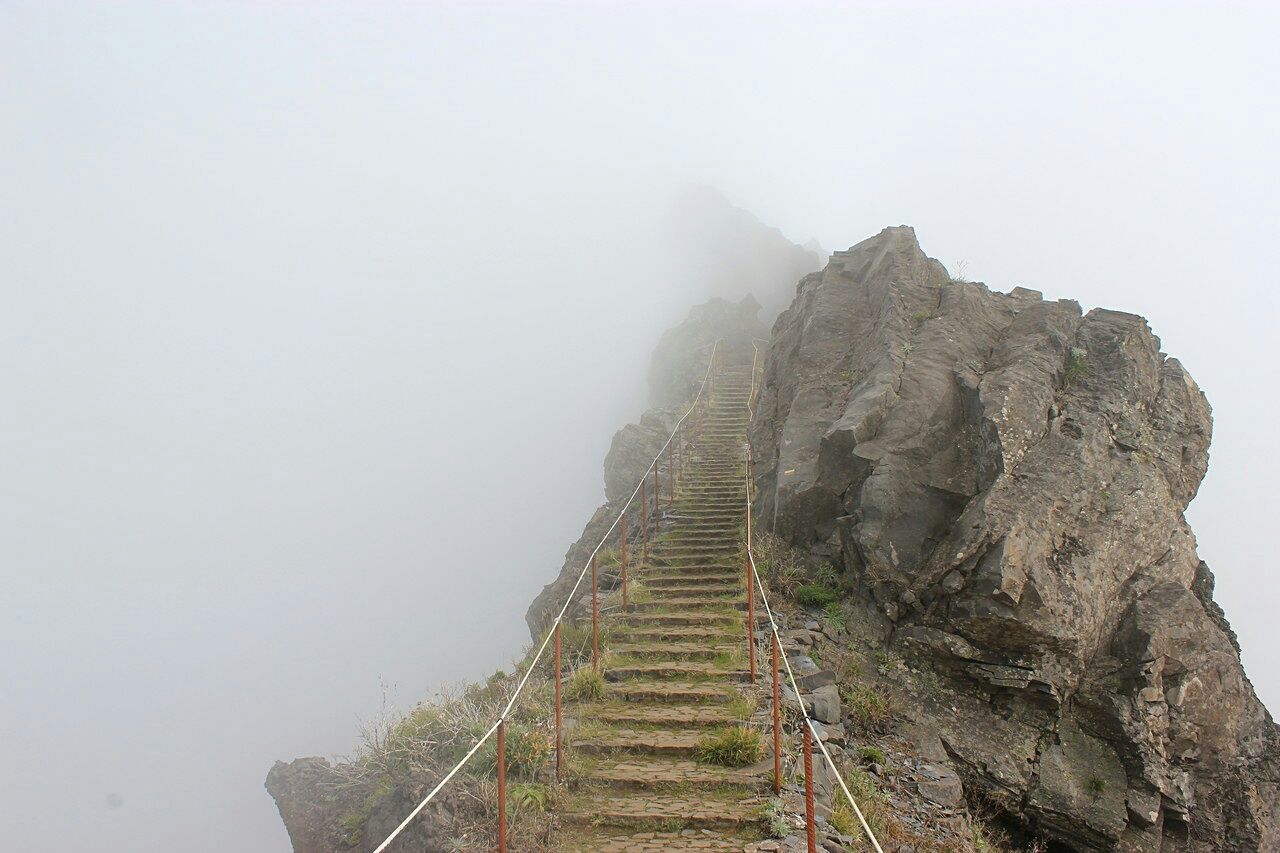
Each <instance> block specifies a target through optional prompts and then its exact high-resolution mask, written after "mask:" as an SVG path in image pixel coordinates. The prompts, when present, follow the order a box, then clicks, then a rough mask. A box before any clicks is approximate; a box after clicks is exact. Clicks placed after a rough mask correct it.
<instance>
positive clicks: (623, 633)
mask: <svg viewBox="0 0 1280 853" xmlns="http://www.w3.org/2000/svg"><path fill="white" fill-rule="evenodd" d="M740 622H741V619H735V620H734V624H733V625H732V626H730V625H725V626H717V627H708V626H706V625H703V624H702V623H699V624H697V625H688V624H685V625H654V624H635V625H620V626H618V627H617V628H616V629H615V631H614V636H615V637H618V638H620V639H629V640H632V641H633V642H640V643H661V642H668V641H673V642H688V643H696V642H703V641H705V642H710V643H718V644H728V643H735V642H737V641H738V640H739V639H740V633H739V631H738V630H737V628H738V625H739V623H740Z"/></svg>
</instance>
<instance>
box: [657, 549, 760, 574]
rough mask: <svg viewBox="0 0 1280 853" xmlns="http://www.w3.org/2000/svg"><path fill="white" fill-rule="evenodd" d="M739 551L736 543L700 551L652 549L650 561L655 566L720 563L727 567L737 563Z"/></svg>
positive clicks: (721, 565)
mask: <svg viewBox="0 0 1280 853" xmlns="http://www.w3.org/2000/svg"><path fill="white" fill-rule="evenodd" d="M738 551H739V548H738V546H737V545H736V544H735V545H734V546H733V547H732V548H721V549H700V550H698V551H672V550H665V551H657V552H655V551H650V552H649V562H650V564H652V565H654V566H669V567H672V568H676V567H682V566H706V565H719V566H720V567H721V568H722V569H725V568H730V567H732V566H735V565H737V559H736V558H737V555H738Z"/></svg>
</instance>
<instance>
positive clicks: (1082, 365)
mask: <svg viewBox="0 0 1280 853" xmlns="http://www.w3.org/2000/svg"><path fill="white" fill-rule="evenodd" d="M1088 357H1089V351H1088V350H1086V349H1084V348H1082V347H1072V348H1071V352H1070V354H1069V355H1068V356H1067V366H1066V367H1065V368H1064V369H1063V371H1062V376H1063V378H1064V379H1065V380H1066V382H1067V384H1068V385H1074V384H1076V383H1077V382H1079V381H1081V380H1082V379H1084V378H1085V377H1086V376H1088V375H1089V362H1088V361H1087V359H1088Z"/></svg>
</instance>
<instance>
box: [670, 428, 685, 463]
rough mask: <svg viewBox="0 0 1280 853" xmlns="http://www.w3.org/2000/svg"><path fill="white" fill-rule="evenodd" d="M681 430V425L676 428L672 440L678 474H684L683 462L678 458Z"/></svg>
mask: <svg viewBox="0 0 1280 853" xmlns="http://www.w3.org/2000/svg"><path fill="white" fill-rule="evenodd" d="M683 430H684V424H683V423H680V424H678V425H677V426H676V435H675V438H674V439H672V441H673V443H674V444H675V446H676V470H677V471H679V472H680V473H684V460H683V459H681V458H680V438H681V436H682V431H683Z"/></svg>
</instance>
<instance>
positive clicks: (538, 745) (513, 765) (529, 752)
mask: <svg viewBox="0 0 1280 853" xmlns="http://www.w3.org/2000/svg"><path fill="white" fill-rule="evenodd" d="M506 737H507V743H506V754H505V756H504V757H505V758H506V761H507V774H508V775H510V776H515V777H517V778H521V779H534V778H536V777H537V775H538V771H539V770H541V769H542V765H544V764H545V763H546V762H547V759H548V758H549V757H550V756H551V753H552V752H553V751H554V749H555V747H554V746H553V744H552V742H551V736H550V735H548V734H547V732H545V731H543V730H542V729H540V728H533V727H531V726H529V725H526V724H524V723H515V722H510V721H508V722H507V735H506ZM473 764H474V766H473V767H471V772H473V773H475V774H477V775H481V776H496V775H497V774H498V738H497V737H496V736H495V737H491V738H489V740H488V741H487V742H486V743H485V745H484V747H483V748H482V749H481V750H480V752H478V753H477V754H476V757H475V759H474V761H473Z"/></svg>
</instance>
